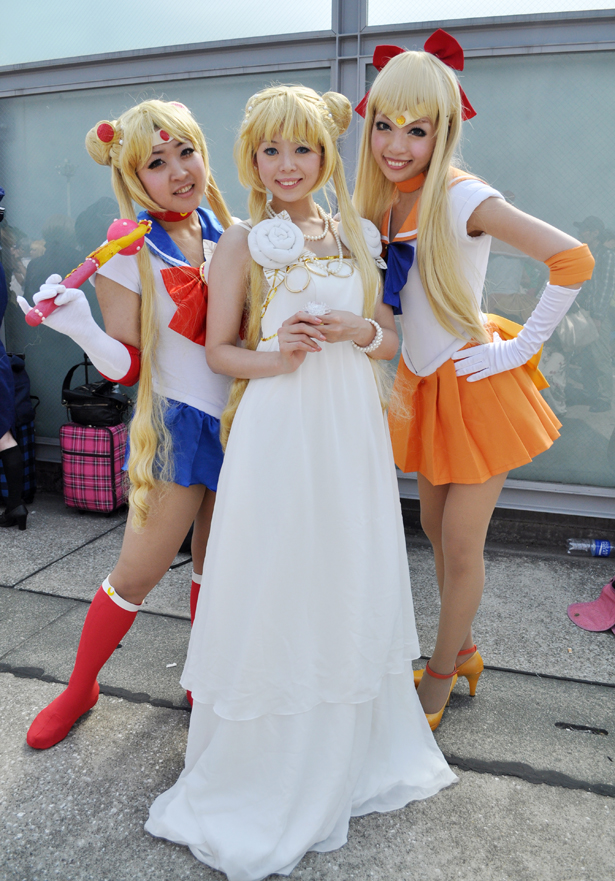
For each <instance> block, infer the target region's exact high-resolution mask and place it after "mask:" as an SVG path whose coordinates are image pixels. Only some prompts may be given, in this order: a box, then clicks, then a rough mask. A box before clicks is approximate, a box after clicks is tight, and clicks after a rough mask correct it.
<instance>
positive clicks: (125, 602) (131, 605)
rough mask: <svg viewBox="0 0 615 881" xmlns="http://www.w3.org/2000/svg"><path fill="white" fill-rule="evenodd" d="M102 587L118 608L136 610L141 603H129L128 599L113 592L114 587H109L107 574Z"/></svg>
mask: <svg viewBox="0 0 615 881" xmlns="http://www.w3.org/2000/svg"><path fill="white" fill-rule="evenodd" d="M102 589H103V590H104V592H105V593H106V594H107V596H108V597H109V599H110V600H113V602H114V603H115V604H116V606H119V607H120V609H125V610H126V611H127V612H138V611H139V609H140V608H141V606H142V605H143V603H139V605H138V606H136V605H135V604H134V603H129V602H128V600H124V599H122V597H121V596H120V595H119V594H118V593H116V592H115V588H113V587H111V585H110V584H109V576H107V577H106V578H105V580H104V581H103V583H102Z"/></svg>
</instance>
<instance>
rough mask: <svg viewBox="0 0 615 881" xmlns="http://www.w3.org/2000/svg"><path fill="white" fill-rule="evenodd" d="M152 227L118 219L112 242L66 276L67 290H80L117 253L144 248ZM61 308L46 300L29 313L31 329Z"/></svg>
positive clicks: (143, 222) (109, 233)
mask: <svg viewBox="0 0 615 881" xmlns="http://www.w3.org/2000/svg"><path fill="white" fill-rule="evenodd" d="M151 228H152V224H151V222H150V221H149V220H140V221H139V223H136V221H134V220H114V221H113V223H112V224H111V226H110V227H109V229H108V230H107V239H108V241H107V242H106V243H105V244H104V245H101V246H100V248H96V250H95V251H92V253H91V254H88V256H87V257H86V258H85V260H84V261H83V263H80V264H79V266H78V267H77V268H76V269H73V271H72V272H71V273H70V275H67V276H66V278H65V279H64V281H63V282H62V284H63V285H64V287H67V288H78V287H80V286H81V285H82V284H83V282H84V281H87V279H88V278H89V277H90V276H91V275H94V273H95V272H96V271H97V270H98V269H100V267H101V266H102V265H103V263H106V262H107V260H110V259H111V258H112V257H115V255H116V254H124V256H126V257H128V256H130V255H131V254H136V253H137V252H138V251H140V250H141V248H142V247H143V242H142V239H143V236H145V235H147V233H148V232H149V231H150V229H151ZM57 308H58V306H56V304H55V300H43V301H42V302H41V303H38V304H37V305H36V306H33V307H32V309H30V311H29V312H28V313H27V315H26V323H27V324H29V325H30V327H37V326H38V325H39V324H42V323H43V321H44V320H45V319H46V318H47V316H48V315H51V313H52V312H54V311H55V310H56V309H57Z"/></svg>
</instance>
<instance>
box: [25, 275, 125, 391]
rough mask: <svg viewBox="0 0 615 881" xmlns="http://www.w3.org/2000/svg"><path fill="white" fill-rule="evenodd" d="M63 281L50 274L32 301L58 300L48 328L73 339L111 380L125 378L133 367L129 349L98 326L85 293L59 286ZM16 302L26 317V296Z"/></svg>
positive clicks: (27, 305) (47, 319)
mask: <svg viewBox="0 0 615 881" xmlns="http://www.w3.org/2000/svg"><path fill="white" fill-rule="evenodd" d="M61 281H62V278H61V277H60V276H59V275H50V276H49V278H48V279H47V281H46V282H45V284H44V285H42V286H41V289H40V291H38V292H37V293H36V294H34V296H33V298H32V299H33V300H34V305H35V306H36V305H37V304H38V303H40V302H41V300H50V299H53V298H54V297H55V301H56V304H57V305H58V306H59V307H60V308H59V309H56V310H55V312H52V313H51V315H48V316H47V318H46V319H45V322H44V323H45V325H46V326H47V327H51V328H52V329H53V330H56V331H58V333H63V334H65V335H66V336H68V337H70V338H71V340H74V342H76V343H77V345H78V346H80V347H81V348H82V349H83V351H84V352H85V353H86V355H87V356H88V358H89V359H90V361H91V362H92V364H93V365H94V367H96V369H97V370H98V371H99V373H102V374H103V376H107V377H108V378H109V379H112V380H118V379H121V378H122V377H124V376H126V374H127V373H128V371H129V369H130V365H131V358H130V353H129V351H128V349H127V348H126V346H125V345H124V344H123V343H121V342H120V341H119V340H116V339H113V337H110V336H109V335H108V334H106V333H105V332H104V330H103V329H102V328H101V327H99V326H98V324H96V322H95V321H94V318H93V316H92V311H91V309H90V304H89V303H88V301H87V299H86V296H85V294H84V293H83V291H80V290H78V289H77V288H65V287H64V285H63V284H60V282H61ZM17 302H18V303H19V305H20V307H21V309H22V312H24V313H25V314H27V313H28V312H29V310H30V304H29V303H28V301H27V300H26V299H24V297H17Z"/></svg>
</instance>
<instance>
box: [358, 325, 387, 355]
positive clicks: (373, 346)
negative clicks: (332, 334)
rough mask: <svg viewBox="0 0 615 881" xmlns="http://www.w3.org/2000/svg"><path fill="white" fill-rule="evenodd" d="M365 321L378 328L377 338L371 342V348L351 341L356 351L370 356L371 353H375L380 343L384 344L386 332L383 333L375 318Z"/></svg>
mask: <svg viewBox="0 0 615 881" xmlns="http://www.w3.org/2000/svg"><path fill="white" fill-rule="evenodd" d="M365 320H366V321H369V323H370V324H373V325H374V327H375V328H376V336H375V337H374V339H373V340H372V341H371V343H370V344H369V346H359V345H358V344H357V343H355V341H354V340H351V341H350V342H351V343H352V345H353V346H354V347H355V349H358V350H359V352H363V354H364V355H369V353H370V352H374V351H375V350H376V349H377V348H378V346H379V345H380V343H381V342H382V337H383V336H384V332H383V330H382V328H381V327H380V325H379V324H378V322H377V321H374V319H373V318H366V319H365Z"/></svg>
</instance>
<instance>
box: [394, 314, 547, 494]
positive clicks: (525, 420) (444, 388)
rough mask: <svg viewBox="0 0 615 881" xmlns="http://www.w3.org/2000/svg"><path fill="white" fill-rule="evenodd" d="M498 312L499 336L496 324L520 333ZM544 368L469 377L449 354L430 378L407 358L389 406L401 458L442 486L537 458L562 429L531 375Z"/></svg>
mask: <svg viewBox="0 0 615 881" xmlns="http://www.w3.org/2000/svg"><path fill="white" fill-rule="evenodd" d="M489 317H490V318H491V317H492V316H489ZM493 318H495V319H496V322H497V323H490V324H487V325H486V329H487V330H488V332H490V334H491V335H492V333H493V330H496V329H497V330H498V332H500V335H501V336H502V337H503V338H506V337H507V338H510V337H511V336H514V335H515V334H514V333H502V324H501V319H500V318H499V317H497V318H496V317H495V316H493ZM507 325H508V326H509V327H510V326H514V325H512V322H507ZM515 327H519V326H518V325H516V326H515ZM469 345H475V344H474V343H470V344H469ZM537 374H538V376H539V377H541V374H539V373H538V371H537V370H536V369H535V366H530V365H523V367H516V368H515V369H514V370H507V371H505V372H504V373H496V374H494V375H493V376H489V377H487V378H486V379H481V380H478V382H468V380H467V378H466V377H465V376H459V377H458V376H457V375H456V373H455V362H454V361H453V360H452V359H449V360H448V361H445V363H444V364H442V366H441V367H439V368H438V369H437V370H436V371H435V372H434V373H432V374H430V375H429V376H416V375H415V374H414V373H412V372H411V371H410V370H409V369H408V367H407V366H406V364H405V363H404V360H403V358H401V359H400V361H399V367H398V369H397V376H396V378H395V386H394V388H393V395H392V397H391V409H390V411H389V427H390V430H391V441H392V444H393V454H394V457H395V464H396V465H397V467H398V468H399V469H400V470H401V471H404V472H406V473H407V472H410V471H418V472H420V473H421V474H422V475H423V476H424V477H426V478H427V480H428V481H429V482H430V483H431V484H433V485H434V486H435V485H438V484H444V483H464V484H468V483H484V482H485V481H486V480H489V478H490V477H493V476H494V475H496V474H502V473H503V472H505V471H510V470H511V469H512V468H519V467H520V466H521V465H526V464H527V463H528V462H531V460H532V459H533V458H534V457H535V456H537V455H538V454H539V453H542V452H544V451H545V450H547V449H548V448H549V447H550V446H551V445H552V443H553V441H554V440H555V439H556V438H558V437H559V431H558V428H560V427H561V423H560V421H559V420H558V419H557V417H556V416H555V414H554V413H553V411H552V410H551V408H550V407H549V406H548V405H547V403H546V402H545V400H544V399H543V397H542V396H541V395H540V393H539V391H538V389H537V388H536V385H535V383H534V381H533V380H532V378H531V377H532V376H534V377H536V375H537ZM539 385H540V382H539ZM546 385H547V384H546V382H544V381H543V382H542V386H541V387H546Z"/></svg>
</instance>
